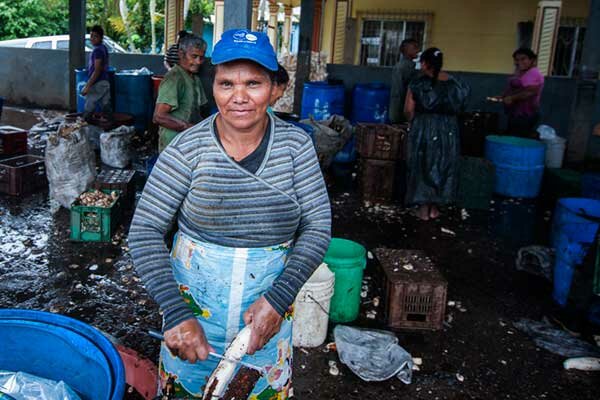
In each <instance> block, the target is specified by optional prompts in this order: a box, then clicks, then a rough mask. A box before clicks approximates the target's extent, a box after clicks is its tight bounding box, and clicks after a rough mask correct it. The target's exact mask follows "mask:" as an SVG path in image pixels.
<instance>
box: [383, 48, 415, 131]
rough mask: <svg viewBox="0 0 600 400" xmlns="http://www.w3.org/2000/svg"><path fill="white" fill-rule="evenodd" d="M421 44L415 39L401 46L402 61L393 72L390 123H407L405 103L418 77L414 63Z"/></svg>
mask: <svg viewBox="0 0 600 400" xmlns="http://www.w3.org/2000/svg"><path fill="white" fill-rule="evenodd" d="M419 51H420V49H419V42H417V41H416V40H415V39H404V40H403V41H402V44H401V45H400V52H401V53H402V54H401V55H400V61H399V62H398V63H397V64H396V65H395V66H394V69H393V70H392V87H391V93H390V121H391V122H392V123H393V124H399V123H402V122H405V119H404V102H405V99H406V91H407V90H408V85H409V83H410V81H412V80H413V79H414V78H415V77H417V75H418V71H417V69H416V64H415V62H414V61H413V60H414V59H415V58H417V56H418V54H419Z"/></svg>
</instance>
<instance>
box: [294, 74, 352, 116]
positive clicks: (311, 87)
mask: <svg viewBox="0 0 600 400" xmlns="http://www.w3.org/2000/svg"><path fill="white" fill-rule="evenodd" d="M334 114H335V115H344V86H343V85H330V84H328V83H327V82H307V83H305V84H304V91H303V93H302V109H301V111H300V118H301V119H306V118H309V116H312V117H313V118H314V119H315V120H316V121H322V120H324V119H327V118H329V117H331V116H332V115H334Z"/></svg>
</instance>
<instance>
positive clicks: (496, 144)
mask: <svg viewBox="0 0 600 400" xmlns="http://www.w3.org/2000/svg"><path fill="white" fill-rule="evenodd" d="M485 157H486V158H487V159H488V160H490V161H491V162H492V163H493V164H494V166H495V167H496V184H495V187H494V191H495V192H496V193H498V194H500V195H503V196H507V197H523V198H535V197H537V196H538V194H539V193H540V188H541V185H542V177H543V176H544V163H545V159H546V146H544V144H543V143H541V142H538V141H537V140H532V139H523V138H518V137H514V136H495V135H491V136H488V137H486V139H485Z"/></svg>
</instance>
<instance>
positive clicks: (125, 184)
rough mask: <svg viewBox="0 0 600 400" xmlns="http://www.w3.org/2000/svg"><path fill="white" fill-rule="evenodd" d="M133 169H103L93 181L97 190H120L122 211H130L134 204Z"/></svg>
mask: <svg viewBox="0 0 600 400" xmlns="http://www.w3.org/2000/svg"><path fill="white" fill-rule="evenodd" d="M134 177H135V171H134V170H128V169H103V170H102V171H100V173H99V174H98V176H97V177H96V181H95V182H94V188H95V189H98V190H108V191H113V190H118V191H120V192H121V205H122V207H123V210H124V211H126V212H127V211H131V210H133V207H134V205H135V181H134Z"/></svg>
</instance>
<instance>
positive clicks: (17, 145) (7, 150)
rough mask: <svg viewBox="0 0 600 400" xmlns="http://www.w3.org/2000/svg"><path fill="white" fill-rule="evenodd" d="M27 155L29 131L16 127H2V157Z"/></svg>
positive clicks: (0, 129)
mask: <svg viewBox="0 0 600 400" xmlns="http://www.w3.org/2000/svg"><path fill="white" fill-rule="evenodd" d="M25 153H27V131H26V130H23V129H21V128H17V127H15V126H10V125H3V126H0V156H13V155H17V154H25Z"/></svg>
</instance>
